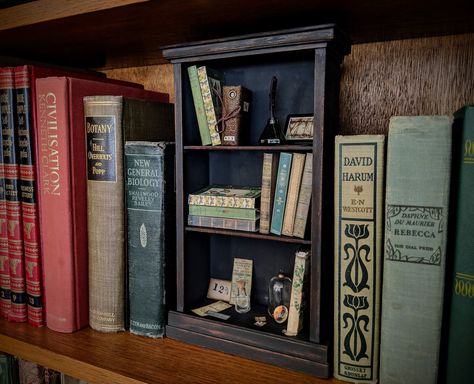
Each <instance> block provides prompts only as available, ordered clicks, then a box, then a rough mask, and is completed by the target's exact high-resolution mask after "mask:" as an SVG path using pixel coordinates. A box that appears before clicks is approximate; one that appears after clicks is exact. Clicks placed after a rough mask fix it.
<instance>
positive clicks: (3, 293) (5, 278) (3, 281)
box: [0, 72, 11, 319]
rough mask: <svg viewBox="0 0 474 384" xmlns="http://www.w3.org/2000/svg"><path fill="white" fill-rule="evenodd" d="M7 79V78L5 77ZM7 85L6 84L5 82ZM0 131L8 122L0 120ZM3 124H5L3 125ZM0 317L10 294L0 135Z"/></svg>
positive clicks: (0, 88)
mask: <svg viewBox="0 0 474 384" xmlns="http://www.w3.org/2000/svg"><path fill="white" fill-rule="evenodd" d="M7 79H8V77H7ZM5 82H6V81H5V77H4V75H3V73H2V72H0V97H1V103H0V105H1V107H2V110H3V105H4V103H3V100H6V98H7V95H6V91H4V88H5ZM6 83H7V84H6V85H8V82H6ZM1 121H2V131H3V128H4V125H5V128H6V123H7V121H8V120H5V121H4V120H3V118H2V120H1ZM4 122H5V124H4ZM0 141H1V142H2V143H1V144H0V316H2V317H4V318H6V319H8V315H9V314H10V308H11V293H10V261H9V258H8V232H7V202H6V197H5V171H4V167H3V138H2V135H1V134H0Z"/></svg>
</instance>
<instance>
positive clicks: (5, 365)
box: [0, 352, 87, 384]
mask: <svg viewBox="0 0 474 384" xmlns="http://www.w3.org/2000/svg"><path fill="white" fill-rule="evenodd" d="M0 384H87V382H85V381H83V380H79V379H76V378H74V377H71V376H68V375H65V374H64V373H62V372H58V371H56V370H54V369H51V368H47V367H43V366H41V365H39V364H36V363H33V362H31V361H28V360H24V359H20V358H18V357H15V356H12V355H9V354H7V353H3V352H0Z"/></svg>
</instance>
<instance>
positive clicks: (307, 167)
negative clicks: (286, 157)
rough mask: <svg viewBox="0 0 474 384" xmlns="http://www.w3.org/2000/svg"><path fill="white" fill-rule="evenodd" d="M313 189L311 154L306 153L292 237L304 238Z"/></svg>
mask: <svg viewBox="0 0 474 384" xmlns="http://www.w3.org/2000/svg"><path fill="white" fill-rule="evenodd" d="M312 189H313V154H312V153H307V154H306V160H305V162H304V170H303V177H302V178H301V187H300V194H299V196H298V205H297V207H296V215H295V225H294V227H293V236H295V237H299V238H301V239H303V238H304V235H305V232H306V223H307V222H308V214H309V204H310V203H311V191H312Z"/></svg>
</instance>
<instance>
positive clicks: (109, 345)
mask: <svg viewBox="0 0 474 384" xmlns="http://www.w3.org/2000/svg"><path fill="white" fill-rule="evenodd" d="M0 350H1V351H4V352H7V353H10V354H13V355H16V356H18V357H21V358H24V359H26V360H30V361H34V362H37V363H39V364H42V365H45V366H47V367H49V368H53V369H56V370H59V371H62V372H64V373H66V374H68V375H71V376H74V377H77V378H80V379H82V380H86V381H88V382H90V383H91V384H92V383H98V384H99V383H100V384H103V383H118V384H122V383H124V384H125V383H129V384H133V383H167V384H172V383H183V384H184V383H204V382H205V383H211V384H212V383H215V384H222V383H226V382H241V383H248V382H253V383H272V384H277V383H282V384H283V383H288V382H294V383H303V382H304V383H314V384H322V383H329V382H330V383H341V382H340V381H337V380H334V379H332V380H322V379H318V378H315V377H311V376H308V375H304V374H301V373H298V372H294V371H290V370H286V369H282V368H279V367H275V366H273V365H268V364H264V363H259V362H255V361H251V360H247V359H242V358H239V357H236V356H232V355H229V354H224V353H221V352H217V351H213V350H209V349H206V348H201V347H198V346H194V345H190V344H187V343H183V342H179V341H176V340H171V339H168V338H165V339H158V340H154V339H149V338H144V337H139V336H135V335H131V334H130V333H128V332H121V333H118V334H104V333H100V332H95V331H93V330H91V329H89V328H87V329H84V330H81V331H79V332H75V333H72V334H62V333H57V332H54V331H51V330H49V329H47V328H33V327H31V326H29V325H28V324H16V323H11V322H8V321H6V320H3V319H0Z"/></svg>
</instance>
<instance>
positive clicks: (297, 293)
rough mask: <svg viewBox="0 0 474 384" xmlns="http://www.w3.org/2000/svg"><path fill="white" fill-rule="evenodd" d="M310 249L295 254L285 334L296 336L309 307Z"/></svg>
mask: <svg viewBox="0 0 474 384" xmlns="http://www.w3.org/2000/svg"><path fill="white" fill-rule="evenodd" d="M309 259H310V252H309V251H303V250H302V251H298V252H296V255H295V267H294V269H293V279H292V285H291V296H290V309H289V311H288V324H287V326H286V332H285V335H287V336H296V335H297V334H298V332H299V331H300V330H301V329H302V328H303V320H304V317H305V315H306V313H305V312H306V310H307V308H308V305H307V300H308V298H307V297H306V295H307V292H306V290H307V289H308V275H309Z"/></svg>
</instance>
